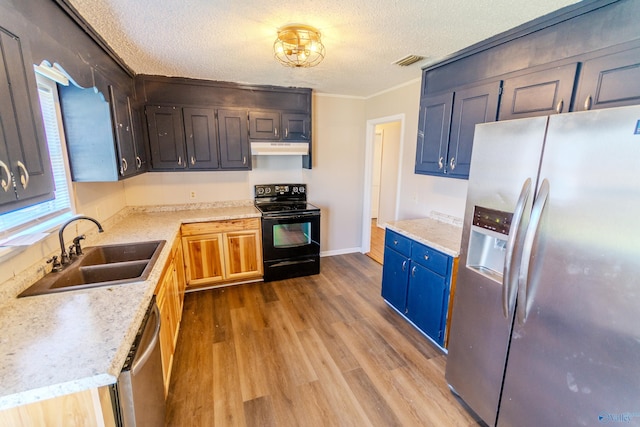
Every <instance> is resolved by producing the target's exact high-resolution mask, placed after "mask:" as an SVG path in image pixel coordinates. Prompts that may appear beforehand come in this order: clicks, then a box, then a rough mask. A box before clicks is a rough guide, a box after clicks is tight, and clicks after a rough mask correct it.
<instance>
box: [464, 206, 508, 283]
mask: <svg viewBox="0 0 640 427" xmlns="http://www.w3.org/2000/svg"><path fill="white" fill-rule="evenodd" d="M512 216H513V214H512V213H511V212H503V211H498V210H495V209H489V208H484V207H482V206H475V207H474V209H473V219H472V225H471V234H470V236H469V251H468V252H467V267H468V268H470V269H472V270H474V271H476V272H478V273H480V274H482V275H483V276H487V277H489V278H491V279H492V280H495V281H496V282H499V283H502V275H503V271H504V260H505V251H506V247H507V239H508V238H509V228H510V226H511V218H512Z"/></svg>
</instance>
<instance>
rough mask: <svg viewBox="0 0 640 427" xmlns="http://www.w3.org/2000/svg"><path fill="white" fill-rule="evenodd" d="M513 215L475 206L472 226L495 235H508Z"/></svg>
mask: <svg viewBox="0 0 640 427" xmlns="http://www.w3.org/2000/svg"><path fill="white" fill-rule="evenodd" d="M512 218H513V213H511V212H503V211H498V210H495V209H489V208H483V207H482V206H476V207H474V209H473V225H475V226H477V227H480V228H484V229H486V230H491V231H495V232H496V233H500V234H504V235H506V236H508V235H509V229H510V228H511V219H512Z"/></svg>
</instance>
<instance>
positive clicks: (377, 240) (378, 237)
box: [366, 218, 384, 264]
mask: <svg viewBox="0 0 640 427" xmlns="http://www.w3.org/2000/svg"><path fill="white" fill-rule="evenodd" d="M376 223H377V221H376V219H375V218H372V219H371V247H370V248H369V252H367V254H366V255H367V256H368V257H369V258H371V259H373V260H374V261H376V262H377V263H379V264H382V261H383V259H384V228H380V227H378V225H377V224H376Z"/></svg>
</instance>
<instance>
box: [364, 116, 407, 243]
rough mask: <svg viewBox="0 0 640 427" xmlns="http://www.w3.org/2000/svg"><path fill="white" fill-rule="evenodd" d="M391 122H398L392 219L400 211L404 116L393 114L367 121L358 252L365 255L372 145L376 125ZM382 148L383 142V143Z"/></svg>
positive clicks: (369, 208)
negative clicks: (398, 134) (395, 181)
mask: <svg viewBox="0 0 640 427" xmlns="http://www.w3.org/2000/svg"><path fill="white" fill-rule="evenodd" d="M391 122H400V147H399V151H400V152H399V153H398V181H397V186H396V194H395V209H394V215H393V219H394V220H397V219H398V212H399V209H400V197H399V194H400V188H401V187H402V159H403V157H404V131H405V115H404V114H395V115H392V116H386V117H380V118H377V119H371V120H367V125H366V131H367V132H366V141H365V153H364V179H363V181H364V187H363V198H362V199H363V200H362V240H361V243H360V252H362V253H363V254H364V253H367V252H369V251H370V250H371V183H372V181H373V154H374V153H373V145H374V143H375V137H376V132H375V130H376V129H375V128H376V126H377V125H381V124H384V123H391ZM383 146H384V141H383Z"/></svg>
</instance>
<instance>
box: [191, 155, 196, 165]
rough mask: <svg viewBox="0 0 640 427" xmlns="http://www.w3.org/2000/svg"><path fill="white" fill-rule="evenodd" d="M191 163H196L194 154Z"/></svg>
mask: <svg viewBox="0 0 640 427" xmlns="http://www.w3.org/2000/svg"><path fill="white" fill-rule="evenodd" d="M191 164H192V165H195V164H196V158H195V157H194V156H191Z"/></svg>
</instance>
